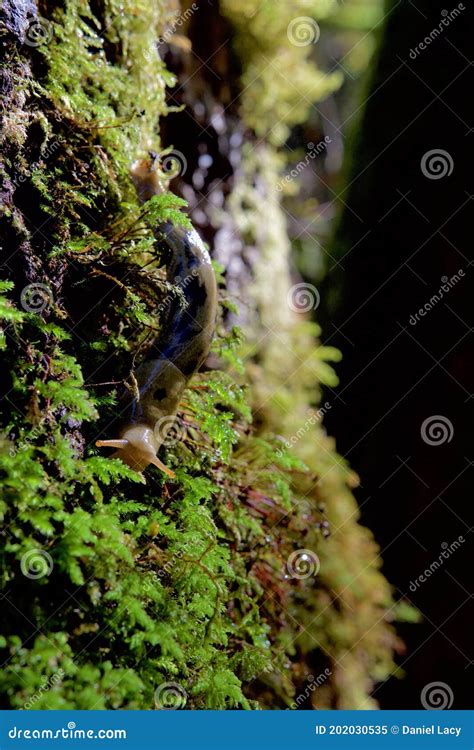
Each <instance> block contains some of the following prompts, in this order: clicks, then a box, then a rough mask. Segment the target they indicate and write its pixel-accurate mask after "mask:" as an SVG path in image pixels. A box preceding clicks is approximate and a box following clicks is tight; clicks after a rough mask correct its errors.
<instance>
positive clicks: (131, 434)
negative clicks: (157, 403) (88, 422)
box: [96, 424, 174, 478]
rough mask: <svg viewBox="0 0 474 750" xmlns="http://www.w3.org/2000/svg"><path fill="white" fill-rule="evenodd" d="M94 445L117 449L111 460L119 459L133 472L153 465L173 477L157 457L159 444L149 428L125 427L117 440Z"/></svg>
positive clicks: (142, 426)
mask: <svg viewBox="0 0 474 750" xmlns="http://www.w3.org/2000/svg"><path fill="white" fill-rule="evenodd" d="M96 445H97V447H98V448H117V452H116V453H114V454H113V458H120V460H121V461H123V462H124V463H125V464H127V465H128V466H130V468H132V469H134V470H135V471H138V472H142V471H143V469H146V468H147V466H149V465H150V464H153V466H157V467H158V469H160V470H161V471H163V472H164V473H165V474H166V475H167V476H168V477H170V478H173V477H174V472H173V471H171V469H168V467H167V466H165V465H164V463H162V462H161V461H160V459H159V458H158V457H157V455H156V453H157V450H158V448H159V447H160V442H159V441H158V440H157V439H156V437H155V434H154V432H153V430H152V429H151V427H148V426H147V425H145V424H135V425H132V426H130V427H127V428H126V429H125V430H124V432H123V433H122V437H121V438H119V439H118V440H97V441H96Z"/></svg>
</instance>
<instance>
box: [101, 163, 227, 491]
mask: <svg viewBox="0 0 474 750" xmlns="http://www.w3.org/2000/svg"><path fill="white" fill-rule="evenodd" d="M156 162H157V157H156V155H155V154H154V153H153V152H150V159H149V160H148V159H144V160H140V161H137V162H135V163H134V164H133V166H132V171H131V177H132V180H133V182H134V183H135V187H136V189H137V193H138V197H139V199H140V201H141V202H142V203H145V202H146V201H147V200H149V199H150V198H151V197H152V196H153V195H158V194H159V193H160V192H162V190H163V186H162V183H161V182H160V178H159V174H158V172H157V169H156ZM154 234H155V237H156V239H157V242H158V244H159V247H160V248H161V249H162V250H163V251H164V253H165V256H167V257H166V265H167V280H168V281H169V282H173V283H177V281H178V282H179V284H180V286H181V289H182V292H183V294H184V297H185V300H186V305H185V306H184V307H183V305H182V303H181V304H180V300H178V299H176V298H174V299H172V300H171V301H170V302H169V304H167V305H166V308H167V312H168V319H167V321H166V325H165V335H163V336H161V337H160V338H159V339H158V341H157V342H156V343H155V344H154V345H153V348H152V352H151V356H149V358H148V359H147V360H146V361H145V362H143V363H142V364H141V365H140V366H139V367H138V369H137V371H136V373H135V378H136V381H137V386H138V397H137V398H133V399H130V396H128V397H127V398H126V402H125V408H124V424H123V427H122V430H121V431H120V437H119V438H118V439H116V440H97V441H96V445H97V446H98V447H109V448H117V452H116V453H114V454H113V455H114V457H117V458H120V459H121V460H122V461H124V463H126V464H128V465H129V466H131V467H132V468H133V469H135V470H136V471H139V472H141V471H142V470H143V469H145V468H146V467H147V466H148V465H149V464H153V465H154V466H157V467H158V468H159V469H161V471H163V472H165V474H167V475H168V476H169V477H174V473H173V472H172V471H171V470H170V469H168V467H167V466H165V465H164V464H163V463H162V462H161V461H160V459H159V458H158V457H157V455H156V454H157V452H158V450H159V448H160V445H162V443H163V442H164V441H165V439H166V435H167V433H168V432H169V430H170V428H171V426H172V423H173V422H174V419H175V416H176V412H177V410H178V406H179V402H180V400H181V397H182V394H183V391H184V389H185V387H186V385H187V383H188V382H189V380H190V378H191V377H192V376H193V375H194V373H195V372H196V371H197V370H198V368H199V367H200V365H201V364H202V363H203V361H204V359H205V358H206V356H207V354H208V352H209V347H210V344H211V340H212V337H213V334H214V329H215V322H216V311H217V286H216V279H215V275H214V270H213V268H212V265H211V259H210V257H209V253H208V252H207V250H206V248H205V247H204V244H203V242H202V240H201V238H200V237H199V235H198V234H197V232H196V231H195V230H188V229H185V228H184V227H178V226H174V225H173V224H171V223H170V222H165V223H162V224H159V225H158V226H157V227H156V228H155V230H154Z"/></svg>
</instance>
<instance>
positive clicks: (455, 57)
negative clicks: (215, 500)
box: [319, 0, 474, 709]
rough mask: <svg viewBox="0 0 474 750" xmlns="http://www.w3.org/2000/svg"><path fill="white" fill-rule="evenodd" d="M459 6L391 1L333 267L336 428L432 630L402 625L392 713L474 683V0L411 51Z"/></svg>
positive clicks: (326, 297)
mask: <svg viewBox="0 0 474 750" xmlns="http://www.w3.org/2000/svg"><path fill="white" fill-rule="evenodd" d="M457 5H458V4H457V3H451V2H448V3H446V2H444V3H438V2H433V1H432V0H415V1H414V2H411V1H410V0H402V2H398V3H392V4H391V5H389V6H388V7H387V11H390V12H389V15H388V18H387V25H386V30H385V36H384V39H383V40H382V47H381V52H380V56H379V60H378V63H377V68H376V72H375V75H374V79H373V82H372V87H371V91H370V99H369V101H368V103H367V106H366V110H365V115H364V118H363V121H362V123H361V126H360V134H361V135H360V136H359V138H358V146H357V149H356V154H355V158H354V162H353V167H352V170H351V174H349V180H348V182H349V186H348V187H347V190H346V192H345V193H344V195H343V196H342V197H343V199H344V201H345V203H346V204H347V205H348V207H349V209H350V210H349V209H348V210H345V211H344V213H343V215H342V218H341V221H340V224H339V228H338V230H337V232H336V238H335V242H334V246H333V249H332V254H333V255H334V256H335V257H336V258H337V260H338V261H339V263H340V264H341V265H338V266H334V268H333V269H332V270H331V272H330V273H329V274H328V276H327V277H326V281H325V284H324V287H323V289H322V294H321V298H322V309H321V310H320V311H319V312H320V313H321V315H322V318H323V321H322V322H323V325H324V331H325V338H326V341H325V343H330V344H331V345H336V346H338V347H340V348H341V350H342V351H343V352H344V359H343V362H342V363H341V364H340V365H339V366H338V368H337V369H338V374H339V375H340V378H341V384H340V386H339V388H338V389H336V390H335V391H334V392H332V391H329V392H328V393H327V394H326V396H327V397H328V398H329V399H330V400H331V403H332V409H331V410H330V411H329V412H328V414H327V416H326V417H325V420H326V425H327V428H328V431H329V432H330V433H331V434H334V435H337V436H338V448H339V451H340V452H341V453H342V455H344V456H346V457H347V458H348V459H349V460H350V462H351V464H352V466H353V468H354V469H355V470H356V471H357V472H358V473H359V474H360V476H361V480H362V485H361V487H360V488H359V490H358V491H357V496H358V500H359V503H360V505H361V509H362V521H363V523H364V524H366V525H367V526H369V528H371V529H372V530H373V532H374V534H375V536H376V538H377V540H378V542H379V544H380V546H381V549H382V556H383V559H384V572H385V574H386V575H387V577H388V578H389V580H390V581H391V582H392V583H393V585H394V586H395V587H396V590H397V591H398V595H399V596H400V598H403V597H405V598H407V599H409V600H410V601H411V602H412V603H413V604H415V606H416V607H418V608H419V610H420V612H421V614H422V615H423V620H422V622H421V624H418V625H402V626H401V627H400V631H401V635H402V637H403V638H404V640H405V643H406V646H407V650H406V653H405V654H404V655H402V656H401V657H400V659H399V662H400V664H401V665H402V667H403V670H404V671H405V674H406V676H405V679H403V680H398V679H395V678H394V679H391V680H389V681H388V683H386V684H385V685H383V686H381V687H379V688H378V689H377V690H376V692H375V697H376V698H377V700H379V701H380V703H381V707H382V708H394V709H396V708H421V704H420V693H421V691H422V689H423V687H424V686H425V685H426V684H427V683H430V682H433V681H437V682H438V681H442V682H445V683H446V684H447V685H449V686H450V688H451V689H452V691H453V693H454V703H453V706H452V707H453V708H458V709H462V708H469V707H470V706H469V697H468V696H469V695H470V694H471V692H472V691H470V686H471V683H472V679H473V675H472V661H470V660H471V659H472V656H471V655H470V653H471V652H470V648H471V638H470V636H471V633H472V606H471V605H472V595H470V594H469V591H470V590H472V589H471V588H470V579H471V578H472V567H473V566H472V558H470V559H469V549H468V548H469V547H470V545H471V540H472V537H471V536H470V530H469V527H470V520H469V516H470V514H469V511H470V507H471V504H472V492H471V484H472V478H473V476H472V475H473V469H472V467H473V464H472V451H471V446H472V437H471V435H472V426H471V425H472V418H471V414H472V404H473V401H472V398H471V399H470V393H471V391H472V387H471V383H472V380H471V377H470V376H471V375H472V328H470V326H472V322H471V320H472V318H471V316H470V313H471V311H472V292H471V294H469V286H470V284H471V278H472V268H471V267H470V260H469V257H470V255H471V252H470V250H471V245H472V221H473V208H474V202H473V197H474V196H473V195H472V194H473V193H474V187H473V185H472V181H471V174H472V155H473V148H472V146H473V135H474V133H473V129H472V119H470V115H471V111H472V84H473V68H472V65H471V64H470V59H471V55H472V46H473V44H472V39H473V37H474V24H473V15H474V14H473V9H472V5H471V4H470V3H469V2H468V0H465V2H464V7H465V10H464V11H462V12H461V14H460V16H459V17H458V18H457V19H455V20H453V21H452V22H451V24H450V26H449V27H448V28H445V29H444V30H443V32H442V33H441V35H440V36H439V37H438V38H436V39H435V40H434V41H433V42H432V43H431V44H430V46H429V47H428V48H427V49H425V50H424V51H422V52H421V53H420V54H419V55H418V56H417V57H416V59H411V58H410V56H409V55H410V49H413V48H414V47H416V46H417V45H419V43H420V41H422V40H423V39H424V37H425V36H427V35H428V34H429V32H430V31H431V30H432V29H433V28H435V27H437V26H438V24H439V21H440V20H441V18H442V17H443V16H442V15H441V11H442V10H447V11H451V10H452V8H454V7H457ZM435 148H441V149H444V150H445V151H447V152H448V153H449V154H450V156H451V157H452V160H453V163H454V168H453V171H452V174H451V175H450V176H445V177H444V178H442V179H437V180H433V179H428V178H427V177H425V176H424V175H423V173H422V171H421V167H420V161H421V158H422V156H423V155H424V154H425V153H426V152H427V151H429V150H431V149H435ZM354 214H356V215H357V216H355V215H354ZM459 269H462V270H463V271H464V273H465V276H464V278H463V279H461V281H460V282H459V283H458V284H456V286H455V287H454V288H453V289H452V290H451V291H450V292H449V293H448V294H447V295H446V296H445V298H444V299H443V300H441V301H440V302H439V303H438V304H437V305H436V306H435V307H434V308H433V309H432V310H431V311H430V312H429V313H427V314H426V316H425V317H424V318H421V320H420V322H417V323H416V325H411V324H410V323H409V320H410V316H411V315H413V314H415V313H416V312H417V311H418V310H419V308H421V307H422V306H423V305H424V304H425V303H426V302H428V301H429V299H430V298H431V297H432V296H433V294H435V293H436V292H437V291H438V290H439V288H440V286H441V284H442V281H441V277H443V276H448V277H451V276H452V275H453V274H454V273H457V272H458V270H459ZM335 290H337V294H336V293H335ZM335 299H337V300H338V302H337V304H336V303H335V302H334V300H335ZM330 300H333V302H330ZM320 317H321V316H320ZM337 329H339V330H337ZM434 415H441V416H443V417H445V418H447V419H449V421H450V422H451V423H452V425H453V436H452V439H451V441H450V442H445V443H443V444H441V445H436V446H430V445H428V444H426V443H425V442H424V441H423V440H422V437H421V433H420V429H421V425H422V423H423V421H424V420H425V419H427V418H428V417H431V416H434ZM460 535H462V536H463V538H464V539H465V540H466V541H465V543H464V544H462V545H461V548H460V549H459V550H458V551H456V552H454V553H453V554H452V555H451V556H450V558H449V560H447V561H445V562H444V564H443V566H442V567H441V568H440V569H439V570H438V571H436V572H435V573H434V574H433V575H432V576H431V577H430V578H429V580H427V582H426V583H424V584H422V585H421V586H420V587H419V588H417V590H416V591H415V592H413V591H410V589H409V586H410V582H411V581H413V580H414V579H416V578H418V576H419V575H420V574H421V573H423V571H424V570H425V569H426V568H427V567H429V565H430V564H431V563H432V562H433V560H436V559H438V557H439V554H440V552H441V551H442V547H441V545H442V543H445V542H446V543H448V544H451V543H452V542H453V541H454V540H456V539H458V537H459V536H460Z"/></svg>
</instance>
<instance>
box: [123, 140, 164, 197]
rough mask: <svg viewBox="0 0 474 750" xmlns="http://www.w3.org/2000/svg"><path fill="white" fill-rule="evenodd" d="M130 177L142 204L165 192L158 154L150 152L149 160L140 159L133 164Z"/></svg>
mask: <svg viewBox="0 0 474 750" xmlns="http://www.w3.org/2000/svg"><path fill="white" fill-rule="evenodd" d="M130 176H131V178H132V181H133V184H134V185H135V188H136V191H137V193H138V197H139V199H140V201H141V202H142V203H145V201H148V200H150V198H152V197H153V196H154V195H159V194H160V193H162V192H163V191H164V190H165V182H164V174H163V173H162V172H161V170H160V169H159V158H158V154H156V153H155V152H154V151H149V152H148V158H147V159H138V160H137V161H134V162H133V164H132V168H131V170H130Z"/></svg>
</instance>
